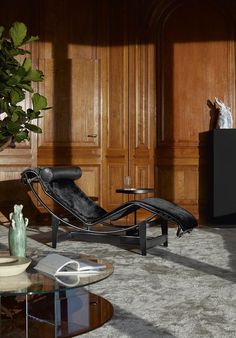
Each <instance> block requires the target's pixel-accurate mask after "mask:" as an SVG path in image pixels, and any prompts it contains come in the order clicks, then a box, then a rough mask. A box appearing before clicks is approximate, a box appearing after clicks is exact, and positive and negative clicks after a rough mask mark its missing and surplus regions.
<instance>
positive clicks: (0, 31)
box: [0, 26, 5, 38]
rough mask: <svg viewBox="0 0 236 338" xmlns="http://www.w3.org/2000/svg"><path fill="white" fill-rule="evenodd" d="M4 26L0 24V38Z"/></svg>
mask: <svg viewBox="0 0 236 338" xmlns="http://www.w3.org/2000/svg"><path fill="white" fill-rule="evenodd" d="M4 30H5V28H4V27H3V26H0V38H1V36H2V33H3V32H4Z"/></svg>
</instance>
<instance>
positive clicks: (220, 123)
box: [215, 97, 233, 129]
mask: <svg viewBox="0 0 236 338" xmlns="http://www.w3.org/2000/svg"><path fill="white" fill-rule="evenodd" d="M215 102H216V103H217V105H218V106H219V116H218V120H217V124H216V128H218V129H230V128H233V117H232V113H231V109H230V108H229V107H227V106H226V105H225V104H224V102H223V101H221V100H219V99H218V98H217V97H215Z"/></svg>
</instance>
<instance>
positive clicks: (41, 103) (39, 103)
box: [32, 93, 47, 112]
mask: <svg viewBox="0 0 236 338" xmlns="http://www.w3.org/2000/svg"><path fill="white" fill-rule="evenodd" d="M32 103H33V110H34V111H35V112H38V111H40V110H42V109H45V108H46V107H47V99H46V97H44V96H42V95H40V94H38V93H34V94H33V95H32Z"/></svg>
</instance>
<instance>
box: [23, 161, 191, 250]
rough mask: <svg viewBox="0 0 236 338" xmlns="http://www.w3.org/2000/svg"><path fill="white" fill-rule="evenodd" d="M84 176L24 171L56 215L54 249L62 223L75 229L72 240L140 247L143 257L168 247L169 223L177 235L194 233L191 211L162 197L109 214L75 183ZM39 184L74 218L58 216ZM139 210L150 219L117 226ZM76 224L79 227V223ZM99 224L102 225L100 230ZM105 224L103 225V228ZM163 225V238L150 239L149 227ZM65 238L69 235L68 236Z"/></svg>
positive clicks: (57, 170) (63, 170)
mask: <svg viewBox="0 0 236 338" xmlns="http://www.w3.org/2000/svg"><path fill="white" fill-rule="evenodd" d="M81 175H82V171H81V169H80V168H79V167H51V168H30V169H26V170H25V171H23V172H22V174H21V177H22V181H23V182H24V183H25V184H26V185H28V187H29V188H30V189H31V191H32V192H33V194H34V195H35V196H36V198H37V199H38V201H39V202H40V203H41V204H42V205H43V206H44V208H45V209H46V210H47V211H48V212H49V213H50V214H51V215H52V246H53V247H54V248H56V245H57V241H58V240H59V236H58V226H59V224H60V223H61V224H66V225H69V226H70V227H72V228H74V229H75V230H76V231H71V232H69V233H68V234H67V235H68V236H69V238H70V239H74V238H76V237H78V239H80V240H86V241H97V242H106V243H110V244H116V245H132V246H137V245H138V246H139V248H140V250H141V253H142V255H146V250H147V249H148V248H150V247H153V246H155V245H157V244H163V245H164V246H167V245H168V223H169V222H172V223H175V224H176V225H177V236H178V237H180V236H181V235H183V234H184V233H186V232H190V231H191V230H192V229H193V228H195V227H196V226H197V221H196V219H195V218H194V217H193V215H192V214H191V213H189V212H188V211H187V210H185V209H183V208H181V207H179V206H177V205H175V204H173V203H171V202H169V201H167V200H164V199H161V198H145V199H143V200H134V201H129V202H126V203H123V204H122V205H120V206H119V207H117V208H115V209H113V210H111V211H106V210H104V209H103V208H102V207H100V206H99V205H98V204H97V203H96V202H94V201H93V200H92V199H91V198H89V197H88V196H87V195H86V194H85V193H84V192H83V191H82V190H81V189H80V188H79V186H78V185H77V184H76V183H75V182H74V181H75V180H77V179H79V178H80V177H81ZM36 182H39V183H40V185H41V187H42V189H43V192H44V193H45V194H46V195H47V196H49V197H50V198H51V199H52V200H53V201H55V202H56V203H57V204H58V205H59V206H60V207H62V208H63V209H64V210H65V212H66V215H67V216H66V217H68V214H69V215H70V216H71V217H72V219H73V223H72V222H71V218H69V219H68V218H64V217H60V216H58V215H56V214H55V213H54V211H52V210H51V209H50V208H49V207H48V206H47V205H46V204H45V203H44V202H43V200H42V198H41V197H40V196H39V194H38V192H37V189H36V188H35V185H34V183H36ZM138 209H144V210H146V211H148V215H149V216H148V217H147V218H146V219H143V220H141V221H139V222H137V224H133V225H130V226H128V227H127V225H125V226H121V225H120V224H119V226H116V225H115V221H117V220H120V219H121V218H122V217H124V216H127V215H129V214H131V213H133V212H136V211H137V210H138ZM75 223H76V224H75ZM98 225H100V226H99V227H98ZM101 225H102V226H101ZM154 225H159V226H160V228H161V235H159V236H155V237H150V236H147V228H148V227H150V226H154ZM64 237H65V236H64Z"/></svg>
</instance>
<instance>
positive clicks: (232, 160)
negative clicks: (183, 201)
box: [209, 129, 236, 224]
mask: <svg viewBox="0 0 236 338" xmlns="http://www.w3.org/2000/svg"><path fill="white" fill-rule="evenodd" d="M209 133H210V159H211V165H210V167H211V174H212V177H211V183H212V191H211V194H210V195H211V197H212V198H211V200H212V201H211V203H212V218H213V219H215V220H217V219H218V220H219V221H221V222H222V223H224V221H225V222H226V223H227V221H229V220H230V221H235V224H236V129H215V130H213V131H211V132H209Z"/></svg>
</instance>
